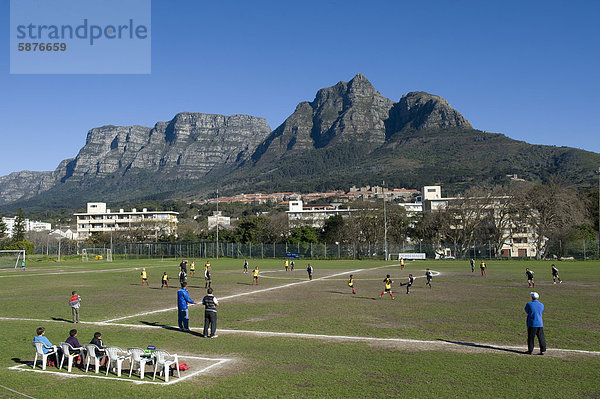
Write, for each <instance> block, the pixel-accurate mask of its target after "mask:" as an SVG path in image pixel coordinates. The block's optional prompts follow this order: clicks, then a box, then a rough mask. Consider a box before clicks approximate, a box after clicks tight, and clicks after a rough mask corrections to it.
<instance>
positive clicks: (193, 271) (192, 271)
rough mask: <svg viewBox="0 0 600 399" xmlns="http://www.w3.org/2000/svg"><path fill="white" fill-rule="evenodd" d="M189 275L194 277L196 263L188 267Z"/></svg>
mask: <svg viewBox="0 0 600 399" xmlns="http://www.w3.org/2000/svg"><path fill="white" fill-rule="evenodd" d="M190 274H191V275H192V276H195V275H196V263H195V262H193V261H192V264H191V265H190Z"/></svg>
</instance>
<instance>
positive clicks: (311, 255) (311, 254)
mask: <svg viewBox="0 0 600 399" xmlns="http://www.w3.org/2000/svg"><path fill="white" fill-rule="evenodd" d="M310 257H311V258H312V257H313V252H312V242H311V243H310Z"/></svg>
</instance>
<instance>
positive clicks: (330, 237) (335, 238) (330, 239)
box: [321, 215, 346, 244]
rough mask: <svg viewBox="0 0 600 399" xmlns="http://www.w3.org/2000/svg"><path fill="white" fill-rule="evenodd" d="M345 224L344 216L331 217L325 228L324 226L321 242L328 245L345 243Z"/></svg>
mask: <svg viewBox="0 0 600 399" xmlns="http://www.w3.org/2000/svg"><path fill="white" fill-rule="evenodd" d="M345 224H346V223H345V222H344V218H343V217H342V215H335V216H330V217H329V218H328V219H327V220H326V221H325V226H323V231H322V233H321V242H326V243H328V244H334V243H336V242H344V241H345V240H346V232H345V229H344V227H345Z"/></svg>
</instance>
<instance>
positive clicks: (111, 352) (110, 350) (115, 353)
mask: <svg viewBox="0 0 600 399" xmlns="http://www.w3.org/2000/svg"><path fill="white" fill-rule="evenodd" d="M104 353H106V356H107V357H108V363H107V364H106V375H108V371H109V370H110V366H111V365H112V364H113V363H114V364H115V365H116V366H117V377H120V376H121V368H122V367H123V362H124V361H125V360H128V359H130V357H131V355H129V354H127V355H126V356H121V355H119V353H125V352H124V351H123V349H121V348H118V347H116V346H107V347H106V348H104ZM113 370H114V367H113Z"/></svg>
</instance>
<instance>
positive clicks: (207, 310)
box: [202, 288, 219, 338]
mask: <svg viewBox="0 0 600 399" xmlns="http://www.w3.org/2000/svg"><path fill="white" fill-rule="evenodd" d="M202 304H203V305H204V336H205V337H209V338H216V337H217V335H216V334H215V333H216V331H217V306H219V301H218V300H217V298H215V296H214V295H213V289H212V288H209V289H208V290H206V296H205V297H204V298H202ZM209 326H210V335H208V328H209Z"/></svg>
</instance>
